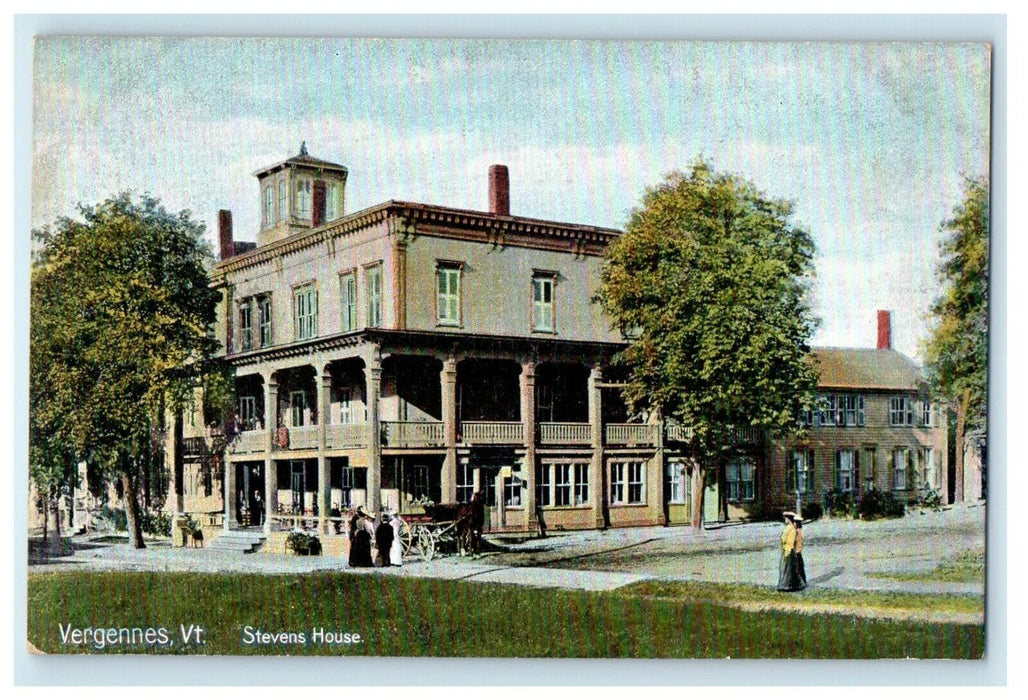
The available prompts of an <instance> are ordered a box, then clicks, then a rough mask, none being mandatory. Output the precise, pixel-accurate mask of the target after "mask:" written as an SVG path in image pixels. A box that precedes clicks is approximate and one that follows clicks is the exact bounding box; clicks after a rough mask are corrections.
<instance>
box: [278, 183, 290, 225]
mask: <svg viewBox="0 0 1028 700" xmlns="http://www.w3.org/2000/svg"><path fill="white" fill-rule="evenodd" d="M288 187H289V186H288V185H287V184H286V181H285V179H282V180H279V181H278V220H279V221H285V220H286V217H288V216H289V189H288Z"/></svg>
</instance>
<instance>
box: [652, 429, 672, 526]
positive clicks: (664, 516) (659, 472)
mask: <svg viewBox="0 0 1028 700" xmlns="http://www.w3.org/2000/svg"><path fill="white" fill-rule="evenodd" d="M656 419H657V444H656V450H654V453H655V454H654V461H655V462H656V463H657V468H656V470H654V472H651V473H653V474H656V483H655V484H653V486H654V488H653V489H652V491H651V492H652V493H654V494H655V496H654V498H655V499H656V501H657V504H658V506H659V507H660V514H659V517H660V519H661V521H662V522H663V524H664V526H665V527H667V525H668V522H669V517H668V506H667V500H666V499H665V494H664V470H665V469H666V468H667V466H666V460H665V459H664V414H663V413H662V412H661V411H660V410H659V409H658V410H657V411H656Z"/></svg>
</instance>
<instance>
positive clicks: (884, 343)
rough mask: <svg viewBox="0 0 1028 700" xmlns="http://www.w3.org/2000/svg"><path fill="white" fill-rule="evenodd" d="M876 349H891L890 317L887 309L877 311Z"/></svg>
mask: <svg viewBox="0 0 1028 700" xmlns="http://www.w3.org/2000/svg"><path fill="white" fill-rule="evenodd" d="M878 349H879V350H892V317H891V314H889V312H888V311H879V312H878Z"/></svg>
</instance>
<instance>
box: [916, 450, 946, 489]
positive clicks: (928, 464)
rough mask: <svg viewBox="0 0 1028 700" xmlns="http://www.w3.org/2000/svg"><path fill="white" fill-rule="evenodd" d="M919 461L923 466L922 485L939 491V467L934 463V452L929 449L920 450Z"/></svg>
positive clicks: (940, 479)
mask: <svg viewBox="0 0 1028 700" xmlns="http://www.w3.org/2000/svg"><path fill="white" fill-rule="evenodd" d="M921 461H922V464H923V465H924V468H923V470H922V471H923V473H924V485H925V486H926V487H928V488H930V489H939V488H940V487H941V485H942V483H941V482H942V478H941V476H942V475H941V470H940V466H941V465H938V464H936V463H935V450H933V449H932V448H930V447H922V448H921Z"/></svg>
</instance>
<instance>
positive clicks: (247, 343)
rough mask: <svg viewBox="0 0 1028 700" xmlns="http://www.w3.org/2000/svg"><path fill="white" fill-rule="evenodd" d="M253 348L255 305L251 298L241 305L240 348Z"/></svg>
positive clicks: (243, 349) (241, 349) (244, 350)
mask: <svg viewBox="0 0 1028 700" xmlns="http://www.w3.org/2000/svg"><path fill="white" fill-rule="evenodd" d="M252 349H253V306H252V304H251V300H250V299H244V300H243V302H242V303H241V304H240V305H239V350H240V351H242V352H246V351H247V350H252Z"/></svg>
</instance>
